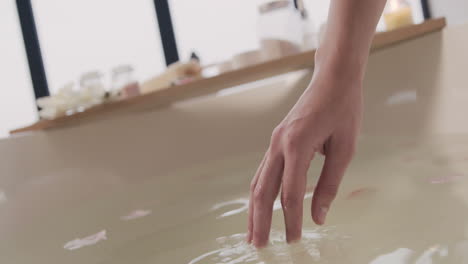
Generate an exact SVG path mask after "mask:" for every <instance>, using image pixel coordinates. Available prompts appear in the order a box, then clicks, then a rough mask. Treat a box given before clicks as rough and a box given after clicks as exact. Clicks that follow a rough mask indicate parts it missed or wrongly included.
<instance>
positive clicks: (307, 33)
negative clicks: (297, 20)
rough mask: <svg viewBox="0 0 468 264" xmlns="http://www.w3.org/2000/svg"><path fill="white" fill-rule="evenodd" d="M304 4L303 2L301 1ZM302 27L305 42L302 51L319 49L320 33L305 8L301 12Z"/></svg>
mask: <svg viewBox="0 0 468 264" xmlns="http://www.w3.org/2000/svg"><path fill="white" fill-rule="evenodd" d="M301 2H302V1H301ZM301 17H302V26H303V34H304V35H303V42H302V50H304V51H306V50H314V49H316V48H317V47H318V35H319V34H318V31H317V29H316V28H315V24H314V22H313V21H312V18H311V17H310V16H309V13H308V11H307V10H306V9H305V8H304V9H303V10H302V11H301Z"/></svg>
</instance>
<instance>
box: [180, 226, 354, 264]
mask: <svg viewBox="0 0 468 264" xmlns="http://www.w3.org/2000/svg"><path fill="white" fill-rule="evenodd" d="M246 236H247V235H246V234H245V233H242V234H234V235H231V236H226V237H220V238H218V239H216V242H217V243H218V244H219V248H218V249H216V250H213V251H210V252H207V253H205V254H202V255H200V256H198V257H196V258H194V259H193V260H192V261H190V262H189V264H199V263H203V264H209V263H216V264H238V263H284V264H292V263H298V262H299V263H302V262H303V263H310V262H311V261H313V262H317V261H319V260H324V259H323V258H324V257H326V256H325V255H328V253H330V254H334V255H336V253H338V252H337V251H336V249H338V247H339V244H340V243H337V242H339V241H342V240H343V239H346V238H347V237H344V236H338V235H337V234H336V232H334V230H333V229H332V228H317V229H314V230H303V233H302V241H301V242H299V243H296V244H293V245H288V244H287V243H286V236H285V234H284V232H283V231H281V232H280V231H277V230H272V231H271V234H270V245H269V247H268V248H266V249H263V250H257V249H255V247H254V246H252V245H249V244H248V243H247V242H245V241H246ZM327 242H333V243H327ZM331 244H333V246H332V247H334V248H335V250H334V252H330V250H329V249H328V250H326V249H325V248H326V247H329V246H330V245H331Z"/></svg>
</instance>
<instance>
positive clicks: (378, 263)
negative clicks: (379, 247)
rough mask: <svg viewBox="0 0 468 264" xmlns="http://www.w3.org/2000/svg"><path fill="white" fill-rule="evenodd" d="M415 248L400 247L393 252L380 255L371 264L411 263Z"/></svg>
mask: <svg viewBox="0 0 468 264" xmlns="http://www.w3.org/2000/svg"><path fill="white" fill-rule="evenodd" d="M412 255H413V250H411V249H407V248H399V249H397V250H395V251H393V252H391V253H388V254H384V255H382V256H378V257H377V258H376V259H374V260H373V261H371V262H370V264H406V263H410V260H411V256H412Z"/></svg>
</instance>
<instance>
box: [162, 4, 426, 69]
mask: <svg viewBox="0 0 468 264" xmlns="http://www.w3.org/2000/svg"><path fill="white" fill-rule="evenodd" d="M303 1H304V3H305V5H306V8H307V9H308V11H309V14H310V18H311V19H312V21H313V23H314V25H315V27H316V28H317V30H318V28H319V27H320V25H321V24H323V23H325V22H326V20H327V15H328V7H329V4H330V0H303ZM264 2H268V0H196V1H194V0H171V1H170V7H171V11H172V15H173V20H174V26H175V30H176V38H177V42H178V45H179V53H180V55H181V58H184V59H187V58H188V57H189V55H190V53H191V52H192V51H196V52H197V53H198V54H199V55H200V57H201V58H202V60H203V63H205V64H210V63H215V62H220V61H223V60H226V59H229V58H231V57H232V56H233V55H234V54H237V53H240V52H243V51H247V50H253V49H257V48H258V46H259V44H258V38H257V17H258V16H257V14H258V8H257V7H258V5H259V4H261V3H264ZM409 2H410V3H411V5H412V7H413V10H414V14H413V15H414V19H415V22H416V23H419V22H421V21H422V20H423V15H422V11H421V7H420V1H419V0H409ZM379 29H380V30H383V29H384V28H383V24H382V23H380V25H379Z"/></svg>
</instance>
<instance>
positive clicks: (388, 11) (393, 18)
mask: <svg viewBox="0 0 468 264" xmlns="http://www.w3.org/2000/svg"><path fill="white" fill-rule="evenodd" d="M383 17H384V21H385V26H386V28H387V30H388V31H390V30H394V29H397V28H401V27H405V26H408V25H412V24H414V20H413V12H412V10H411V5H410V4H409V3H408V1H406V0H390V1H389V2H388V3H387V5H386V7H385V11H384V15H383Z"/></svg>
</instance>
